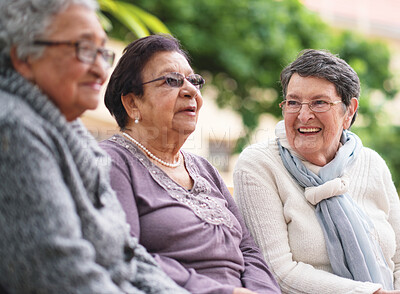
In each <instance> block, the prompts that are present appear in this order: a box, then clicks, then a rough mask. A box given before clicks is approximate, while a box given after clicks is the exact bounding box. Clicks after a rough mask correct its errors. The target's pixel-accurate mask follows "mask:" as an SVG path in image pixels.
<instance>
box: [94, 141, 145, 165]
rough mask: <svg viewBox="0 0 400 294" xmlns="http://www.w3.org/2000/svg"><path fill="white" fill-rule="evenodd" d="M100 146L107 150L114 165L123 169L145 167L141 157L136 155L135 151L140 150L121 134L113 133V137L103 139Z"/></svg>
mask: <svg viewBox="0 0 400 294" xmlns="http://www.w3.org/2000/svg"><path fill="white" fill-rule="evenodd" d="M99 146H100V147H101V148H102V149H103V150H104V151H106V153H107V155H108V157H109V158H110V159H111V165H112V166H113V167H118V168H120V169H123V170H128V169H132V168H133V169H142V168H144V167H143V165H142V164H141V163H140V162H139V159H138V158H137V157H136V156H135V155H134V153H135V152H140V151H137V150H136V149H134V148H133V147H132V146H131V145H130V143H129V144H128V143H127V142H126V141H125V140H124V138H122V137H121V136H119V135H113V136H112V137H111V138H109V139H107V140H104V141H101V142H100V143H99Z"/></svg>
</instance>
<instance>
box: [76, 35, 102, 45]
mask: <svg viewBox="0 0 400 294" xmlns="http://www.w3.org/2000/svg"><path fill="white" fill-rule="evenodd" d="M78 39H79V40H89V41H93V40H94V39H95V36H94V34H92V33H83V34H82V35H80V36H79V37H78ZM107 41H108V38H107V37H106V36H105V37H104V38H103V39H102V41H101V44H102V45H104V44H105V43H107Z"/></svg>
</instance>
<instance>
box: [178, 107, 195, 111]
mask: <svg viewBox="0 0 400 294" xmlns="http://www.w3.org/2000/svg"><path fill="white" fill-rule="evenodd" d="M179 112H193V113H196V106H188V107H185V108H182V109H181V110H180V111H179Z"/></svg>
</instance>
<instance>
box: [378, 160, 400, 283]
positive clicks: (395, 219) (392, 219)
mask: <svg viewBox="0 0 400 294" xmlns="http://www.w3.org/2000/svg"><path fill="white" fill-rule="evenodd" d="M382 161H383V160H382ZM383 185H384V187H386V193H387V197H388V199H389V207H390V210H389V218H388V221H389V223H390V225H391V226H392V229H393V231H394V233H395V236H396V251H395V254H394V256H393V262H394V271H393V275H394V289H395V290H400V201H399V195H398V194H397V191H396V187H395V185H394V183H393V180H392V176H391V174H390V171H389V168H388V167H387V165H386V164H385V163H384V167H383Z"/></svg>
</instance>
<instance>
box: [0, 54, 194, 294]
mask: <svg viewBox="0 0 400 294" xmlns="http://www.w3.org/2000/svg"><path fill="white" fill-rule="evenodd" d="M0 105H1V108H0V178H1V181H0V201H1V205H0V234H1V238H0V260H1V262H0V284H1V285H2V286H3V287H4V288H5V289H6V290H7V291H8V292H9V293H104V294H112V293H187V292H186V291H185V290H183V289H181V288H179V287H178V286H177V285H176V284H175V283H174V282H172V280H170V279H169V278H168V277H167V276H166V275H165V274H164V273H163V272H162V271H161V270H160V268H159V267H158V266H157V265H156V263H155V261H154V260H153V259H152V257H151V256H150V255H149V254H148V253H147V252H146V251H145V249H144V248H143V247H142V246H140V245H138V244H137V240H136V239H133V238H131V237H130V236H129V226H128V225H127V224H126V222H125V214H124V212H123V211H122V208H121V207H120V205H119V202H118V200H117V199H116V196H115V193H114V192H113V191H112V189H111V188H110V185H109V179H108V172H109V164H110V160H109V159H108V157H107V155H106V154H105V153H104V151H102V150H101V149H100V148H99V147H98V145H97V143H96V142H95V140H94V139H93V137H91V136H90V135H89V133H88V131H87V130H86V129H85V128H84V127H83V126H82V124H81V123H80V122H79V121H74V122H72V123H68V122H67V121H66V120H65V118H64V116H63V115H62V114H61V113H60V111H59V110H58V108H57V107H56V106H55V105H54V104H53V103H52V102H51V101H50V100H49V99H48V98H47V97H46V96H45V95H43V94H42V93H41V92H40V90H39V89H38V88H37V87H35V86H34V85H32V84H31V83H29V82H28V81H26V80H25V79H24V78H22V77H21V76H20V75H19V74H18V73H16V72H15V71H14V70H13V69H11V67H10V63H9V60H8V59H7V58H6V57H4V56H0Z"/></svg>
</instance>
